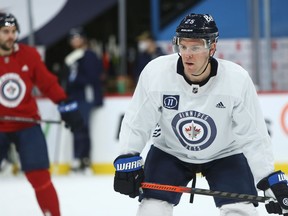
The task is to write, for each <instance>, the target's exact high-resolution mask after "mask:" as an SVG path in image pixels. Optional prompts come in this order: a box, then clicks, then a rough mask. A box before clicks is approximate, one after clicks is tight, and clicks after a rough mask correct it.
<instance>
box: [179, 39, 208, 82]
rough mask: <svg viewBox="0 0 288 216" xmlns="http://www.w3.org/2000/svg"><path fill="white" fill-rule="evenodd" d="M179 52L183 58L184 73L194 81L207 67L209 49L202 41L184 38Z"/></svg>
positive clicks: (180, 43)
mask: <svg viewBox="0 0 288 216" xmlns="http://www.w3.org/2000/svg"><path fill="white" fill-rule="evenodd" d="M179 52H180V55H181V57H182V62H183V66H184V73H185V75H186V77H187V78H188V79H190V80H192V81H193V80H194V79H195V77H193V75H194V76H197V75H198V74H201V73H202V72H203V70H204V69H205V67H206V64H207V62H208V59H209V52H210V50H209V48H208V47H207V46H206V45H205V42H204V41H203V40H202V39H191V38H182V39H181V40H180V42H179Z"/></svg>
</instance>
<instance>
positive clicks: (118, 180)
mask: <svg viewBox="0 0 288 216" xmlns="http://www.w3.org/2000/svg"><path fill="white" fill-rule="evenodd" d="M114 167H115V169H116V172H115V177H114V190H115V191H116V192H119V193H121V194H125V195H129V197H131V198H135V197H136V196H139V194H140V192H139V188H140V187H141V183H142V182H143V180H144V170H143V162H142V157H141V156H140V155H139V154H137V155H132V154H127V155H120V156H119V157H117V158H116V159H115V161H114Z"/></svg>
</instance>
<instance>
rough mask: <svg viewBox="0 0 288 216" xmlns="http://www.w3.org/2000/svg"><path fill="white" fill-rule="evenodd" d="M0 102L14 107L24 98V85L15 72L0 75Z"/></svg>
mask: <svg viewBox="0 0 288 216" xmlns="http://www.w3.org/2000/svg"><path fill="white" fill-rule="evenodd" d="M0 89H1V92H0V104H2V105H3V106H5V107H10V108H11V107H16V106H18V105H19V104H20V103H21V101H22V99H23V98H24V95H25V91H26V85H25V83H24V81H23V80H22V78H21V77H20V76H19V75H18V74H16V73H7V74H4V75H3V76H1V77H0Z"/></svg>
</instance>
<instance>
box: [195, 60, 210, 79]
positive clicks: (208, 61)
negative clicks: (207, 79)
mask: <svg viewBox="0 0 288 216" xmlns="http://www.w3.org/2000/svg"><path fill="white" fill-rule="evenodd" d="M210 60H211V56H210V55H209V57H208V59H207V64H206V66H205V68H204V69H203V71H202V73H200V74H197V75H196V74H191V75H192V76H201V75H202V74H203V73H204V72H205V71H206V69H207V67H208V64H209V63H210Z"/></svg>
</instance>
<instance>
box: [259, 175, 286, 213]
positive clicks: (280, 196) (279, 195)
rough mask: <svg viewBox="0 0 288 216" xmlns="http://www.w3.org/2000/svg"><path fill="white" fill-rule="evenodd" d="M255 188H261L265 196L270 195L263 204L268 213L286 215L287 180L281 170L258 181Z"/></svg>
mask: <svg viewBox="0 0 288 216" xmlns="http://www.w3.org/2000/svg"><path fill="white" fill-rule="evenodd" d="M257 188H259V189H260V190H263V191H264V195H265V196H266V197H271V199H269V200H268V202H267V203H266V204H265V207H266V210H267V212H268V213H269V214H279V215H282V214H283V215H285V216H288V181H287V179H286V177H285V174H284V173H283V172H282V171H276V172H273V173H271V174H270V175H269V176H267V177H266V178H264V179H262V180H261V181H259V182H258V184H257Z"/></svg>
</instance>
